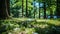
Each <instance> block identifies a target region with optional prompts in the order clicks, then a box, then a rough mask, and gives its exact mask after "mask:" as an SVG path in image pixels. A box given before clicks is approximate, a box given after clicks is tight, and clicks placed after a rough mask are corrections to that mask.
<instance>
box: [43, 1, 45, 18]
mask: <svg viewBox="0 0 60 34" xmlns="http://www.w3.org/2000/svg"><path fill="white" fill-rule="evenodd" d="M43 3H44V19H45V18H46V3H45V1H44V2H43Z"/></svg>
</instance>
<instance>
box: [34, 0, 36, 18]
mask: <svg viewBox="0 0 60 34" xmlns="http://www.w3.org/2000/svg"><path fill="white" fill-rule="evenodd" d="M35 11H36V8H35V0H34V18H35Z"/></svg>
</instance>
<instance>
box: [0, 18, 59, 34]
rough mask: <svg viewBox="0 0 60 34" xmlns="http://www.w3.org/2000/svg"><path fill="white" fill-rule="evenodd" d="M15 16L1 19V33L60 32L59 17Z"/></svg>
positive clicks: (53, 33) (56, 33)
mask: <svg viewBox="0 0 60 34" xmlns="http://www.w3.org/2000/svg"><path fill="white" fill-rule="evenodd" d="M29 20H30V18H13V19H6V20H0V34H9V33H12V34H20V33H24V34H25V33H26V34H33V33H38V34H59V33H60V21H59V19H31V21H29Z"/></svg>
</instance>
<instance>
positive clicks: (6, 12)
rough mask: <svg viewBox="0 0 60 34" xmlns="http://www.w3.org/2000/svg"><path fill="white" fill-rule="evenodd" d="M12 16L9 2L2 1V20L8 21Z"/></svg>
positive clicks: (0, 7)
mask: <svg viewBox="0 0 60 34" xmlns="http://www.w3.org/2000/svg"><path fill="white" fill-rule="evenodd" d="M9 15H10V12H9V1H8V0H0V19H6V18H8V17H9Z"/></svg>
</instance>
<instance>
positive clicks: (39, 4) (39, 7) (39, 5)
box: [39, 2, 40, 18]
mask: <svg viewBox="0 0 60 34" xmlns="http://www.w3.org/2000/svg"><path fill="white" fill-rule="evenodd" d="M39 18H40V2H39Z"/></svg>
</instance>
